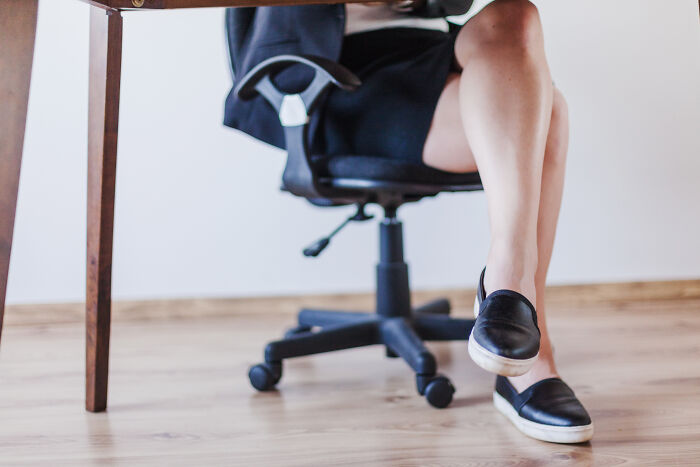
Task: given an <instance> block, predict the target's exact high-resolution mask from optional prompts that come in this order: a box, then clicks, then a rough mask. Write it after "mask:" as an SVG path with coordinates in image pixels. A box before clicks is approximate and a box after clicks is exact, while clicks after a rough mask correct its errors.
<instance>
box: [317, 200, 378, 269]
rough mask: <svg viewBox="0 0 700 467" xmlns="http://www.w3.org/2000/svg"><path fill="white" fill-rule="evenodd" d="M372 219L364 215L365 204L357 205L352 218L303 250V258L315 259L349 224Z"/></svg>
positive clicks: (368, 215) (370, 216) (369, 215)
mask: <svg viewBox="0 0 700 467" xmlns="http://www.w3.org/2000/svg"><path fill="white" fill-rule="evenodd" d="M373 218H374V216H373V215H371V214H367V213H365V204H363V203H359V204H358V205H357V211H356V212H355V214H353V215H352V216H350V217H348V218H347V219H345V220H344V221H343V222H342V223H341V224H340V225H339V226H338V227H336V228H335V229H334V230H333V231H332V232H331V233H330V234H329V235H327V236H326V237H323V238H321V239H319V240H317V241H315V242H314V243H312V244H311V245H309V246H307V247H306V248H304V256H308V257H313V258H315V257H316V256H318V255H320V254H321V252H322V251H323V250H325V249H326V247H327V246H328V245H329V244H330V243H331V238H333V237H334V236H335V234H337V233H338V232H340V231H341V230H342V229H343V227H345V226H346V225H348V224H349V223H350V222H363V221H368V220H370V219H373Z"/></svg>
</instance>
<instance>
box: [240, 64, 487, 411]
mask: <svg viewBox="0 0 700 467" xmlns="http://www.w3.org/2000/svg"><path fill="white" fill-rule="evenodd" d="M297 64H302V65H305V66H308V67H311V68H312V69H313V70H314V78H313V80H312V81H311V82H310V84H309V85H308V87H307V88H306V89H305V90H304V91H302V92H300V93H298V94H284V93H283V92H281V91H280V90H279V89H278V88H277V87H276V86H275V85H274V83H273V81H272V79H271V78H273V77H274V76H275V75H276V74H277V73H279V72H281V71H282V70H284V69H286V68H288V67H289V66H292V65H297ZM360 84H361V83H360V80H359V79H358V78H357V77H356V76H355V75H353V74H352V73H351V72H350V71H349V70H347V69H346V68H344V67H342V66H341V65H339V64H337V63H334V62H332V61H329V60H326V59H323V58H320V57H313V56H297V55H280V56H277V57H273V58H271V59H268V60H265V61H263V62H262V63H260V64H259V65H258V66H256V67H255V68H254V69H253V70H251V71H250V72H249V73H248V74H247V75H246V76H245V77H244V78H243V79H242V80H241V82H240V83H239V84H238V86H237V87H236V90H235V92H236V93H237V95H238V97H239V98H241V99H244V100H247V99H251V98H253V97H255V96H256V95H258V94H261V95H262V96H263V97H264V98H265V99H266V100H267V101H268V102H269V103H270V104H271V105H272V106H273V107H274V108H275V110H276V111H277V113H278V115H279V118H280V123H281V124H282V125H283V127H284V132H285V138H286V143H287V151H288V156H287V165H286V167H285V169H284V174H283V176H282V182H283V187H282V188H283V189H284V190H286V191H289V192H290V193H292V194H294V195H296V196H301V197H304V198H306V199H307V200H309V201H310V202H312V203H313V204H316V205H319V206H339V205H351V204H355V205H357V212H356V214H355V215H354V216H352V217H350V218H348V219H347V220H346V221H345V222H344V223H343V224H341V226H340V227H338V229H336V230H335V231H334V232H333V233H332V234H331V235H329V236H328V237H326V238H324V239H322V240H320V241H319V242H317V243H315V244H314V245H312V246H310V247H309V248H307V249H305V250H304V254H305V255H306V256H317V255H318V254H319V253H320V252H321V251H322V250H323V249H324V248H325V247H326V246H327V245H328V243H329V242H330V238H331V237H332V236H333V235H335V234H336V233H337V232H338V231H339V230H340V229H341V228H342V227H344V226H345V224H347V223H348V222H352V221H366V220H368V219H370V218H371V216H368V215H367V214H366V213H365V210H364V208H365V205H367V204H369V203H375V204H378V205H379V206H381V207H382V208H383V209H384V219H383V220H382V222H381V223H380V224H379V235H380V243H379V244H380V248H379V264H378V265H377V272H376V274H377V290H376V310H375V312H374V313H355V312H348V311H330V310H316V309H303V310H301V312H300V313H299V315H298V325H297V326H296V327H295V328H293V329H291V330H290V331H288V332H287V334H286V335H285V337H284V338H283V339H281V340H278V341H274V342H270V343H269V344H267V347H265V362H264V363H261V364H258V365H255V366H253V367H251V369H250V372H249V377H250V382H251V384H252V385H253V387H255V388H256V389H258V390H260V391H265V390H269V389H272V388H273V387H274V386H275V385H276V384H277V383H278V382H279V380H280V378H281V377H282V361H283V360H284V359H286V358H292V357H299V356H302V355H311V354H318V353H324V352H330V351H333V350H341V349H349V348H353V347H362V346H366V345H373V344H383V345H384V346H385V347H386V355H387V356H388V357H401V358H403V359H404V360H405V361H406V363H408V365H409V366H410V367H411V368H412V369H413V371H415V373H416V385H417V389H418V393H419V394H421V395H424V396H425V397H426V399H427V400H428V402H429V403H430V404H431V405H432V406H434V407H440V408H442V407H446V406H447V405H449V403H450V402H451V401H452V395H453V393H454V387H453V386H452V383H451V382H450V380H449V379H447V378H446V377H445V376H442V375H440V374H438V373H437V365H436V362H435V357H434V356H433V355H432V354H431V353H430V351H428V349H427V348H426V347H425V346H424V345H423V342H422V341H424V340H426V341H430V340H433V341H447V340H467V339H468V337H469V333H470V331H471V328H472V326H473V324H474V320H471V319H459V318H452V317H450V316H449V313H450V304H449V302H448V301H447V300H446V299H440V300H435V301H433V302H430V303H427V304H425V305H422V306H420V307H417V308H412V307H411V298H410V289H409V283H408V266H407V264H406V263H405V262H404V257H403V238H402V225H401V222H400V221H399V220H398V219H397V217H396V214H397V210H398V209H399V207H401V205H403V204H404V203H408V202H413V201H418V200H420V199H421V198H423V197H426V196H435V195H437V194H439V193H441V192H445V191H447V192H457V191H474V190H480V189H482V186H481V181H480V179H479V175H478V174H477V173H469V174H454V173H448V172H443V171H440V170H436V169H433V168H430V167H427V166H425V165H417V164H415V163H410V162H407V161H406V162H404V161H402V160H400V159H388V158H381V157H373V156H372V155H370V154H362V155H356V154H348V155H339V156H325V155H311V154H309V149H308V148H309V147H310V144H309V142H308V141H307V126H308V125H307V124H308V121H309V114H310V113H311V112H313V110H314V108H315V106H316V104H317V102H318V97H319V96H321V95H322V93H323V92H324V91H326V90H327V89H328V88H329V87H330V86H331V85H336V86H338V87H340V88H342V89H344V90H347V91H352V90H354V89H356V88H357V87H358V86H360ZM465 352H466V349H465Z"/></svg>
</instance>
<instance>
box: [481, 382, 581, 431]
mask: <svg viewBox="0 0 700 467" xmlns="http://www.w3.org/2000/svg"><path fill="white" fill-rule="evenodd" d="M493 403H494V405H495V406H496V409H497V410H498V411H499V412H501V413H502V414H503V415H505V416H506V417H507V418H508V419H509V420H510V421H511V422H512V423H513V425H515V427H516V428H517V429H518V430H520V431H521V432H523V433H524V434H526V435H527V436H530V437H532V438H535V439H539V440H542V441H549V442H553V443H582V442H585V441H588V440H590V439H591V438H592V437H593V422H592V421H591V417H590V416H589V415H588V412H587V411H586V409H585V407H584V406H583V404H581V402H580V401H579V400H578V398H577V397H576V395H575V394H574V391H572V390H571V388H570V387H569V386H568V385H567V384H566V383H565V382H564V381H562V379H561V378H558V377H552V378H545V379H543V380H540V381H538V382H536V383H534V384H533V385H531V386H529V387H527V388H526V389H525V390H523V391H518V390H517V389H516V388H515V387H514V386H513V385H512V384H511V383H510V381H509V380H508V378H505V377H503V376H497V377H496V388H495V391H494V393H493Z"/></svg>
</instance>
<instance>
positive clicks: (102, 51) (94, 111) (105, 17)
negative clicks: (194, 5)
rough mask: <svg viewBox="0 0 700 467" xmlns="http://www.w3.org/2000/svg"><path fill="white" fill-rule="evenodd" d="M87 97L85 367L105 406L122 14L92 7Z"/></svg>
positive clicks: (90, 397) (89, 403)
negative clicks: (88, 90)
mask: <svg viewBox="0 0 700 467" xmlns="http://www.w3.org/2000/svg"><path fill="white" fill-rule="evenodd" d="M91 10H92V11H91V16H90V86H89V87H90V92H89V101H88V107H89V108H88V113H89V122H88V202H87V287H86V290H87V296H86V300H85V312H86V321H85V322H86V336H87V348H86V350H87V352H86V353H87V362H86V363H87V365H86V373H85V387H86V400H85V408H86V409H87V410H89V411H90V412H102V411H104V410H105V409H106V408H107V378H108V373H109V331H110V318H111V316H110V315H111V300H112V296H111V295H112V291H111V287H112V231H113V226H114V182H115V175H116V169H117V129H118V123H119V81H120V78H121V54H122V17H121V14H120V13H119V12H118V11H113V10H109V11H105V10H103V9H101V8H97V7H92V9H91Z"/></svg>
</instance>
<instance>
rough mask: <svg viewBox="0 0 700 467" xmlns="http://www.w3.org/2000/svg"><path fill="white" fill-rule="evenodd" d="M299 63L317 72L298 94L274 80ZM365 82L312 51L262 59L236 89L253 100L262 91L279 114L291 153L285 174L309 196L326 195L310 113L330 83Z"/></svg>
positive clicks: (348, 86)
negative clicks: (311, 147) (313, 154)
mask: <svg viewBox="0 0 700 467" xmlns="http://www.w3.org/2000/svg"><path fill="white" fill-rule="evenodd" d="M298 64H301V65H306V66H308V67H311V68H312V69H313V70H314V72H315V73H314V77H313V79H312V80H311V82H310V83H309V85H308V86H307V87H306V89H304V90H303V91H301V92H300V93H298V94H288V93H283V92H282V91H280V90H279V89H278V88H277V87H276V86H275V84H274V83H273V82H272V77H274V76H275V75H276V74H277V73H279V72H281V71H282V70H284V69H286V68H288V67H290V66H292V65H298ZM361 84H362V83H361V81H360V80H359V78H357V76H355V75H354V74H353V73H352V72H350V70H348V69H347V68H345V67H343V66H342V65H340V64H338V63H335V62H333V61H331V60H328V59H325V58H322V57H316V56H312V55H278V56H276V57H272V58H269V59H267V60H264V61H262V62H260V63H259V64H258V65H257V66H255V68H253V69H252V70H250V71H249V72H248V73H247V74H246V75H245V76H244V77H243V78H242V79H241V81H240V82H239V83H238V84H237V85H236V88H235V90H234V92H235V94H236V95H237V96H238V98H239V99H242V100H249V99H252V98H254V97H255V96H257V95H258V94H260V95H262V96H263V97H264V98H265V100H267V102H268V103H269V104H270V105H271V106H272V107H273V108H274V109H275V111H276V112H277V115H278V116H279V119H280V123H281V124H282V126H283V127H284V135H285V140H286V145H287V153H288V156H287V165H286V166H285V169H284V174H283V175H282V182H283V185H284V188H285V189H286V190H288V191H289V192H291V193H292V194H295V195H297V196H303V197H305V198H309V199H312V198H323V194H322V193H321V190H320V188H319V186H318V183H317V177H316V174H315V172H314V171H313V169H312V164H311V160H310V156H309V153H308V141H307V139H308V138H307V133H308V122H309V115H310V114H311V113H312V112H313V110H314V109H315V106H316V104H317V103H318V101H319V97H320V96H321V95H322V94H323V92H324V91H325V90H326V89H327V88H328V87H329V86H331V85H335V86H338V87H339V88H341V89H345V90H347V91H353V90H355V89H357V88H358V87H359V86H360V85H361Z"/></svg>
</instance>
